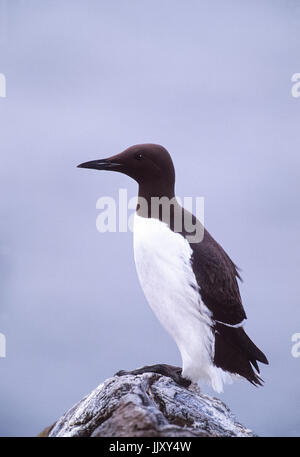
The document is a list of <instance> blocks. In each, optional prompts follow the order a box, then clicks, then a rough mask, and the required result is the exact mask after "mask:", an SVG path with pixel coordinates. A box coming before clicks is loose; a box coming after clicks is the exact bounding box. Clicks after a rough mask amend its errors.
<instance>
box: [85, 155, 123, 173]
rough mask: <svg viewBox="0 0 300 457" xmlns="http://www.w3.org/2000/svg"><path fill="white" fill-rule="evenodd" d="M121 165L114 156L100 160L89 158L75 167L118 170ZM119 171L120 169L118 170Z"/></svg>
mask: <svg viewBox="0 0 300 457" xmlns="http://www.w3.org/2000/svg"><path fill="white" fill-rule="evenodd" d="M121 167H122V164H121V163H119V162H118V161H117V160H114V158H113V157H112V158H109V159H100V160H91V161H90V162H83V163H81V164H79V165H77V168H92V169H94V170H112V171H114V170H118V169H119V168H121ZM120 171H121V170H120Z"/></svg>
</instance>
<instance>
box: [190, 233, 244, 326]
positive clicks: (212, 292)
mask: <svg viewBox="0 0 300 457" xmlns="http://www.w3.org/2000/svg"><path fill="white" fill-rule="evenodd" d="M190 246H191V248H192V250H193V255H192V267H193V271H194V274H195V276H196V280H197V282H198V285H199V288H200V294H201V298H202V300H203V302H204V303H205V305H206V306H207V307H208V309H209V310H210V311H211V312H212V317H213V319H214V320H216V321H220V322H224V323H225V324H229V325H236V324H239V323H240V322H242V321H243V320H244V319H246V318H247V316H246V313H245V310H244V308H243V305H242V300H241V296H240V292H239V286H238V282H237V279H238V278H239V279H241V278H240V276H239V273H238V271H237V268H236V266H235V264H234V263H233V262H232V260H231V259H230V257H229V256H228V255H227V254H226V252H225V251H224V249H223V248H222V247H221V246H220V245H219V244H218V243H217V242H216V241H215V240H214V239H213V237H212V236H211V235H210V234H209V233H208V232H207V231H206V230H205V232H204V238H203V240H202V242H201V243H195V244H192V243H191V244H190Z"/></svg>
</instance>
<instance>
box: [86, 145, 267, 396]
mask: <svg viewBox="0 0 300 457" xmlns="http://www.w3.org/2000/svg"><path fill="white" fill-rule="evenodd" d="M78 167H79V168H89V169H96V170H109V171H115V172H119V173H123V174H125V175H127V176H129V177H130V178H133V179H134V180H135V181H136V182H137V184H138V199H137V207H136V212H135V215H134V227H133V238H134V243H133V244H134V260H135V264H136V270H137V276H138V278H139V282H140V285H141V287H142V290H143V292H144V295H145V297H146V300H147V301H148V304H149V305H150V307H151V308H152V310H153V312H154V313H155V315H156V316H157V318H158V320H159V321H160V323H161V324H162V326H163V327H164V328H165V329H166V331H167V332H168V333H169V334H170V335H171V337H172V338H173V339H174V340H175V343H176V345H177V347H178V349H179V352H180V354H181V359H182V366H181V367H173V366H172V365H168V364H156V365H152V366H145V367H142V368H139V369H137V370H132V371H125V370H121V371H120V372H118V373H117V375H119V376H122V375H126V374H142V373H145V372H155V373H161V374H163V375H166V376H170V377H171V378H173V379H174V380H175V381H176V382H177V383H178V384H180V385H183V386H189V385H190V384H191V383H196V384H198V385H199V386H201V385H202V384H203V383H204V384H208V385H209V386H210V387H212V389H213V390H215V391H216V392H218V393H220V392H222V391H223V388H224V384H226V383H232V381H233V380H235V379H237V378H239V379H242V378H244V379H246V380H248V381H249V382H250V383H251V384H253V385H255V386H261V385H263V380H262V378H261V377H260V374H259V373H260V369H259V366H258V362H261V363H264V364H268V360H267V358H266V356H265V355H264V353H263V352H262V351H261V350H260V349H259V348H258V347H257V346H256V345H255V344H254V343H253V341H252V340H251V339H250V338H249V336H248V335H247V334H246V332H245V329H244V325H245V321H246V319H247V316H246V312H245V310H244V307H243V304H242V299H241V295H240V291H239V283H238V281H241V277H240V274H239V269H238V267H237V266H236V265H235V263H234V262H233V261H232V260H231V258H230V257H229V255H228V254H227V253H226V252H225V250H224V249H223V248H222V246H221V245H220V244H219V243H218V242H217V241H215V239H214V238H213V237H212V236H211V235H210V233H209V232H208V231H207V230H206V228H205V227H204V226H203V225H202V223H201V222H200V221H199V220H198V219H197V218H196V216H194V215H193V214H191V213H190V212H188V211H187V210H186V209H185V208H183V207H182V206H181V205H180V203H179V201H178V199H177V198H176V197H175V169H174V164H173V161H172V158H171V156H170V154H169V152H168V151H167V149H165V148H164V147H163V146H161V145H159V144H152V143H145V144H136V145H133V146H130V147H129V148H127V149H125V150H124V151H123V152H121V153H119V154H117V155H114V156H111V157H109V158H106V159H101V160H92V161H88V162H83V163H81V164H80V165H78ZM154 200H155V201H157V200H158V201H159V202H161V204H160V205H159V207H158V209H157V205H156V206H155V205H152V202H153V201H154ZM170 202H172V204H170ZM168 205H169V209H170V210H169V212H168V211H164V210H167V209H168V208H167V206H168ZM153 206H155V208H154V209H153ZM184 219H188V220H190V221H191V223H192V224H193V227H196V229H197V228H198V229H200V232H201V234H202V236H201V237H198V238H199V239H196V237H193V236H191V233H190V232H192V231H191V230H189V231H188V230H187V229H186V227H185V226H184V224H182V223H181V224H179V222H182V221H183V220H184ZM190 225H191V224H190ZM176 226H178V227H179V229H176ZM178 227H177V228H178ZM196 229H194V233H193V234H194V235H195V231H196ZM200 232H199V233H200Z"/></svg>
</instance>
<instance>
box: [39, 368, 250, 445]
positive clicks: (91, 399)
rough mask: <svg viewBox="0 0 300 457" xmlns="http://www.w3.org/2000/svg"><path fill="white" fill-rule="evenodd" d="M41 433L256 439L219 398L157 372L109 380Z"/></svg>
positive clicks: (61, 435) (52, 434)
mask: <svg viewBox="0 0 300 457" xmlns="http://www.w3.org/2000/svg"><path fill="white" fill-rule="evenodd" d="M41 435H43V436H45V435H48V436H50V437H54V436H56V437H67V436H70V437H71V436H102V437H104V436H106V437H107V436H109V437H114V436H117V437H126V436H127V437H128V436H129V437H166V436H171V437H186V436H187V437H193V436H232V437H234V436H238V437H242V436H245V437H249V436H254V435H253V433H252V432H251V430H249V429H247V428H245V427H243V426H242V425H241V424H239V423H238V422H236V420H235V418H234V417H233V415H232V413H231V412H230V410H229V409H228V407H227V406H226V405H225V404H224V403H223V402H221V401H220V400H218V399H217V398H213V397H209V396H207V395H204V394H202V393H200V391H199V389H198V387H197V386H195V385H191V386H190V387H189V388H184V387H180V386H179V385H177V384H176V383H175V382H174V381H173V380H172V379H171V378H168V377H166V376H161V375H159V374H154V373H146V374H142V375H136V376H133V375H126V376H121V377H118V376H115V377H113V378H110V379H107V380H106V381H105V382H104V383H103V384H100V385H99V386H98V387H97V388H96V389H95V390H93V391H92V392H91V393H90V394H89V395H87V396H86V397H85V398H84V399H83V400H81V401H80V402H79V403H77V405H75V406H73V408H71V409H70V410H69V411H67V412H66V413H65V414H64V415H63V416H62V417H61V418H60V419H58V421H57V422H56V423H55V424H54V425H53V426H52V427H48V428H47V429H45V431H44V432H42V434H41Z"/></svg>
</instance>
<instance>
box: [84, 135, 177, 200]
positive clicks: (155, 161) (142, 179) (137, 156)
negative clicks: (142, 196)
mask: <svg viewBox="0 0 300 457" xmlns="http://www.w3.org/2000/svg"><path fill="white" fill-rule="evenodd" d="M78 167H79V168H93V169H96V170H111V171H118V172H119V173H124V174H126V175H128V176H130V177H131V178H133V179H134V180H135V181H137V183H138V184H139V186H140V190H141V188H142V189H144V190H146V191H147V193H150V194H152V195H153V196H154V195H166V196H170V195H171V194H173V193H174V183H175V170H174V166H173V162H172V159H171V156H170V154H169V153H168V151H167V150H166V149H165V148H164V147H163V146H160V145H158V144H150V143H148V144H136V145H134V146H131V147H130V148H128V149H125V151H123V152H121V153H120V154H117V155H115V156H112V157H109V158H107V159H102V160H92V161H91V162H84V163H81V164H80V165H78Z"/></svg>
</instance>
